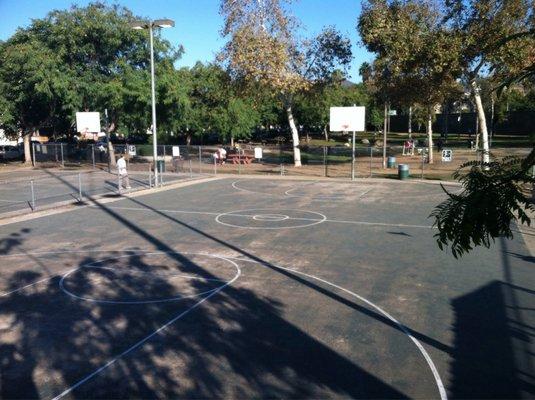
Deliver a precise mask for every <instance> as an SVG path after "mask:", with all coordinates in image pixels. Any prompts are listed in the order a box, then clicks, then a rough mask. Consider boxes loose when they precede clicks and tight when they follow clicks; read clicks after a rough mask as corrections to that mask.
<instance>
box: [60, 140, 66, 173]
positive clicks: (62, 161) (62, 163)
mask: <svg viewBox="0 0 535 400" xmlns="http://www.w3.org/2000/svg"><path fill="white" fill-rule="evenodd" d="M59 145H60V150H61V167H62V168H63V167H65V160H64V159H63V143H60V144H59Z"/></svg>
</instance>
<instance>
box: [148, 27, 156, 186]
mask: <svg viewBox="0 0 535 400" xmlns="http://www.w3.org/2000/svg"><path fill="white" fill-rule="evenodd" d="M149 36H150V82H151V98H152V146H153V157H154V166H155V168H154V181H155V182H158V168H157V167H156V164H157V163H158V143H157V138H156V90H155V82H154V45H153V38H152V22H150V23H149Z"/></svg>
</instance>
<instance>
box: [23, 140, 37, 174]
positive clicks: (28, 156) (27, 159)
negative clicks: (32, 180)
mask: <svg viewBox="0 0 535 400" xmlns="http://www.w3.org/2000/svg"><path fill="white" fill-rule="evenodd" d="M31 137H32V134H31V132H30V133H26V134H24V136H23V137H22V140H23V143H24V164H26V165H30V164H31V163H32V147H31V143H30V142H31ZM34 167H35V165H34Z"/></svg>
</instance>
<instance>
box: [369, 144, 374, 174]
mask: <svg viewBox="0 0 535 400" xmlns="http://www.w3.org/2000/svg"><path fill="white" fill-rule="evenodd" d="M372 161H373V147H372V146H370V178H371V177H372Z"/></svg>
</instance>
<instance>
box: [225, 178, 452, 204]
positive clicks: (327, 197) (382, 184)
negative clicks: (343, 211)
mask: <svg viewBox="0 0 535 400" xmlns="http://www.w3.org/2000/svg"><path fill="white" fill-rule="evenodd" d="M248 180H251V179H248ZM248 180H245V179H241V180H237V181H234V182H232V187H233V188H234V189H236V190H240V191H243V192H249V193H254V194H262V195H269V196H276V197H281V198H288V197H299V198H306V199H308V200H310V201H349V200H348V198H347V197H344V198H341V197H337V196H332V195H323V196H322V195H316V196H314V195H300V194H292V193H289V192H290V191H292V190H296V189H299V188H301V187H303V186H307V185H302V186H298V187H295V188H292V189H288V190H287V191H285V192H284V195H279V194H274V193H269V192H258V191H255V190H250V189H245V188H242V187H240V186H238V183H239V182H246V181H248ZM324 182H325V183H331V184H337V183H342V184H347V185H350V183H349V182H339V181H333V182H327V181H313V182H312V183H311V184H313V183H324ZM396 184H397V185H407V184H411V185H428V186H429V185H431V183H428V182H404V183H401V182H396V181H385V182H374V183H370V182H359V183H357V185H366V186H370V185H376V186H377V187H383V188H385V187H387V185H396ZM444 186H445V187H446V188H448V186H452V185H448V184H446V185H444ZM377 187H372V188H371V189H369V190H368V191H366V192H364V193H362V194H361V195H359V196H357V199H360V198H362V197H363V196H364V195H366V194H367V193H368V192H370V191H371V190H373V189H376V188H377ZM455 187H457V186H455ZM355 188H357V186H355ZM462 191H463V189H460V190H458V191H456V192H453V194H459V193H461V192H462ZM436 196H447V195H446V193H444V192H443V191H441V192H440V193H432V194H421V195H403V196H396V197H395V199H401V200H406V199H422V198H429V197H436Z"/></svg>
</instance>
